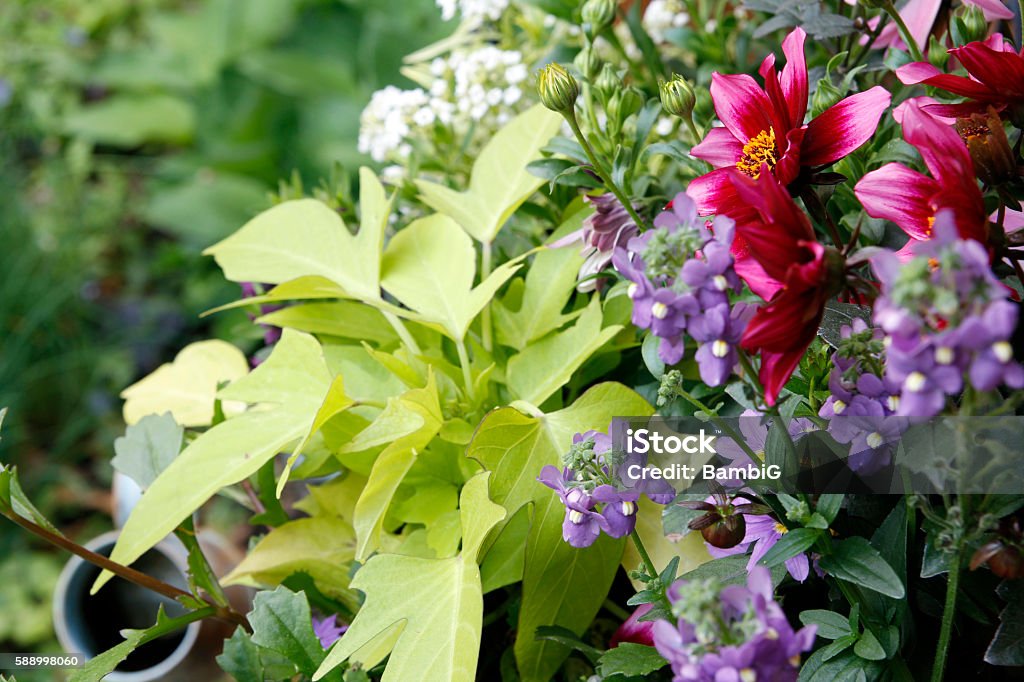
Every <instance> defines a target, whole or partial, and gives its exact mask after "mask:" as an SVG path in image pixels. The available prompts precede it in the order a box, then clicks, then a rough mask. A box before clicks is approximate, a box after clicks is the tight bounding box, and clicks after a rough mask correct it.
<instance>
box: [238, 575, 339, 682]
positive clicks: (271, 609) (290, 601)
mask: <svg viewBox="0 0 1024 682" xmlns="http://www.w3.org/2000/svg"><path fill="white" fill-rule="evenodd" d="M249 623H250V624H252V629H253V633H252V641H253V643H255V644H257V645H258V646H261V647H265V648H267V649H270V650H272V651H276V652H277V653H279V654H281V655H282V656H284V657H285V658H287V659H288V660H289V661H291V662H292V663H293V664H294V665H295V668H296V669H297V670H298V671H299V672H301V673H302V674H304V675H312V674H313V673H314V672H316V670H317V668H318V667H319V666H320V664H321V663H322V662H323V660H324V649H323V647H322V646H321V645H320V640H319V639H317V637H316V634H315V633H314V632H313V622H312V620H311V614H310V611H309V604H308V603H307V602H306V595H304V594H303V593H301V592H292V591H291V590H289V589H288V588H287V587H278V588H277V589H275V590H274V591H273V592H259V593H257V595H256V598H255V600H253V608H252V613H250V614H249Z"/></svg>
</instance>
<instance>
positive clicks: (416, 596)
mask: <svg viewBox="0 0 1024 682" xmlns="http://www.w3.org/2000/svg"><path fill="white" fill-rule="evenodd" d="M489 476H490V474H488V473H481V474H478V475H477V476H474V477H473V478H471V479H470V480H469V481H468V482H467V483H466V485H465V487H464V488H463V489H462V496H461V499H460V518H461V522H462V552H461V553H460V554H459V555H457V556H454V557H450V558H447V559H423V558H419V557H411V556H402V555H398V554H378V555H376V556H374V557H372V558H370V560H369V561H367V562H366V564H365V565H364V566H363V567H362V568H360V569H359V572H358V573H356V576H355V578H354V579H353V581H352V587H354V588H356V589H359V590H362V591H363V592H364V593H365V594H366V601H365V603H364V604H363V607H362V608H361V609H360V610H359V613H358V614H357V615H356V617H355V620H354V621H353V622H352V625H351V626H350V627H349V629H348V632H346V633H345V636H344V637H342V638H341V639H340V640H338V642H337V644H335V645H334V648H333V649H331V651H330V652H329V653H328V654H327V658H326V660H325V661H324V662H323V664H322V665H321V666H320V669H319V670H318V671H317V672H316V675H314V676H313V679H314V680H318V679H321V678H322V677H323V676H324V675H325V674H327V673H328V672H329V671H331V670H333V669H334V668H336V667H337V666H338V665H340V664H341V663H342V662H344V661H345V660H346V659H347V658H349V656H351V655H352V654H354V653H356V652H357V650H358V649H360V647H364V646H366V645H367V644H370V643H371V642H373V641H374V640H376V639H378V638H379V637H380V636H381V635H382V633H385V632H387V631H388V630H389V629H391V628H392V627H397V628H399V629H400V634H399V635H398V638H397V640H396V641H395V642H394V646H393V648H392V650H391V657H390V658H389V659H388V664H387V667H386V668H385V669H384V675H383V677H382V682H390V681H392V680H394V681H400V682H404V680H448V681H450V682H463V681H465V682H469V681H471V680H474V679H476V664H477V658H478V656H479V653H480V633H481V630H482V629H483V592H482V590H481V587H480V568H479V566H478V565H477V555H478V553H479V551H480V547H481V545H482V544H483V541H484V538H485V537H486V536H487V535H488V533H489V532H490V531H491V529H492V528H493V527H494V526H495V525H496V524H498V523H499V522H500V521H501V520H502V519H503V518H504V517H505V510H504V509H502V508H501V507H500V506H498V505H496V504H494V503H493V502H491V501H490V500H489V499H488V497H487V481H488V478H489Z"/></svg>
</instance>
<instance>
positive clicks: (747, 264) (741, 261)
mask: <svg viewBox="0 0 1024 682" xmlns="http://www.w3.org/2000/svg"><path fill="white" fill-rule="evenodd" d="M737 244H741V245H742V249H743V252H742V255H741V254H734V255H733V258H734V259H735V260H734V264H733V269H734V270H735V271H736V274H737V275H739V277H740V279H742V280H743V281H744V282H746V283H747V286H748V287H750V290H751V291H753V292H754V293H755V294H757V295H758V296H760V297H761V298H763V299H764V300H766V301H770V300H771V299H772V298H773V297H774V296H775V294H777V293H778V292H779V291H780V290H781V289H782V283H781V282H779V281H778V280H777V279H775V278H773V277H770V276H769V275H768V273H767V272H765V271H764V268H763V267H761V264H760V263H758V262H757V260H756V259H755V258H754V257H753V256H752V255H750V250H749V245H747V243H746V241H744V240H742V239H741V238H737V239H736V240H735V241H734V242H733V246H734V247H735V246H736V245H737Z"/></svg>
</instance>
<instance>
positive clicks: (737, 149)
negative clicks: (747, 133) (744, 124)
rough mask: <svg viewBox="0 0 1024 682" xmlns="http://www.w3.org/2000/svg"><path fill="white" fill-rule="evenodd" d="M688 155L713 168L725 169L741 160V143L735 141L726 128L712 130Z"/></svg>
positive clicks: (734, 137)
mask: <svg viewBox="0 0 1024 682" xmlns="http://www.w3.org/2000/svg"><path fill="white" fill-rule="evenodd" d="M690 153H691V154H693V155H694V156H696V157H697V158H698V159H703V160H704V161H707V162H708V163H710V164H711V165H712V166H714V167H715V168H726V167H728V166H735V165H736V162H737V161H739V160H740V159H741V158H743V142H741V141H739V140H737V139H736V136H735V135H733V134H732V133H731V132H729V129H728V128H712V129H711V130H709V131H708V134H707V135H705V136H704V139H703V140H702V141H701V143H700V144H698V145H697V146H696V147H694V148H693V149H691V150H690Z"/></svg>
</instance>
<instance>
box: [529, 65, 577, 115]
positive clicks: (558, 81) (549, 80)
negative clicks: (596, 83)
mask: <svg viewBox="0 0 1024 682" xmlns="http://www.w3.org/2000/svg"><path fill="white" fill-rule="evenodd" d="M537 91H538V93H539V94H540V101H541V102H542V103H543V104H544V106H546V107H547V108H548V109H550V110H551V111H555V112H558V113H559V114H563V115H567V114H570V113H572V112H573V110H574V108H575V106H576V99H577V98H578V97H579V96H580V85H579V83H577V82H576V79H575V78H573V76H572V74H571V73H569V72H568V71H566V70H565V69H564V68H562V66H560V65H559V64H553V63H552V64H548V65H547V66H545V67H544V68H543V69H541V71H540V73H539V74H538V75H537Z"/></svg>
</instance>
